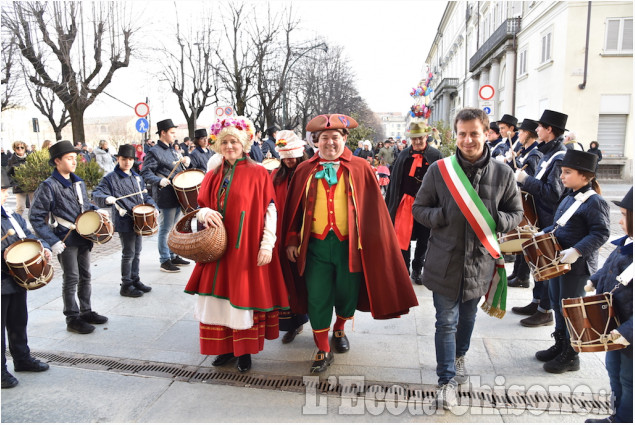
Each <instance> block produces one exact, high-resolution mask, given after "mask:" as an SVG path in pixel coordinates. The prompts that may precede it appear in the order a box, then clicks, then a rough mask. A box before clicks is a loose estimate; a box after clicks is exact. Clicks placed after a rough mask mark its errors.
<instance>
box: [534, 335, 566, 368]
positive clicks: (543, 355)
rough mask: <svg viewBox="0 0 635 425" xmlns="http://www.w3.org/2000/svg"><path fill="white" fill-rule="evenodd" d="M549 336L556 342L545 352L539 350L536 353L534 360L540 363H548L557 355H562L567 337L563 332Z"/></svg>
mask: <svg viewBox="0 0 635 425" xmlns="http://www.w3.org/2000/svg"><path fill="white" fill-rule="evenodd" d="M551 336H552V337H553V338H554V339H555V340H556V342H555V343H554V344H553V345H552V346H551V347H549V348H547V349H546V350H540V351H537V352H536V359H538V360H540V361H541V362H548V361H551V360H553V359H555V358H556V357H558V355H559V354H560V353H562V350H563V349H564V346H565V344H566V337H567V336H566V334H565V333H564V332H562V331H555V332H554V333H552V334H551Z"/></svg>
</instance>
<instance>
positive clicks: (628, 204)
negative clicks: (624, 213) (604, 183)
mask: <svg viewBox="0 0 635 425" xmlns="http://www.w3.org/2000/svg"><path fill="white" fill-rule="evenodd" d="M613 203H614V204H615V205H617V206H618V207H621V208H624V209H626V210H631V211H633V186H631V190H629V191H628V193H627V194H626V195H625V196H624V198H623V199H622V200H621V201H613Z"/></svg>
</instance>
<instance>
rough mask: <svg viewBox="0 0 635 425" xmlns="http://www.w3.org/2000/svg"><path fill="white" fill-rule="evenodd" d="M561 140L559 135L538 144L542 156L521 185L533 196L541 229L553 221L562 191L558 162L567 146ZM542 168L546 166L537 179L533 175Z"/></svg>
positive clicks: (560, 161) (560, 160)
mask: <svg viewBox="0 0 635 425" xmlns="http://www.w3.org/2000/svg"><path fill="white" fill-rule="evenodd" d="M563 140H564V138H563V137H562V136H560V137H559V138H557V139H555V140H552V141H551V142H549V143H543V144H542V145H539V146H538V150H539V151H540V152H541V153H542V155H543V156H542V159H541V160H540V161H539V162H538V165H537V166H536V174H534V176H531V175H530V176H529V177H527V180H525V182H524V183H523V184H522V186H521V189H522V190H524V191H525V192H528V193H530V194H531V195H533V197H534V202H535V204H536V213H537V214H538V225H539V226H540V228H541V229H542V228H545V227H547V226H550V225H551V224H552V223H553V215H554V213H555V212H556V206H557V205H558V202H559V201H560V198H561V197H562V193H563V192H564V185H563V184H562V181H561V180H560V163H562V158H563V157H564V152H566V149H567V148H565V147H564V143H563V142H562V141H563ZM560 151H562V154H558V155H559V156H558V157H556V159H554V160H553V161H551V162H550V163H549V165H547V163H548V162H549V160H550V159H551V157H552V156H554V155H555V154H557V153H558V152H560ZM543 166H544V167H543ZM542 168H546V169H545V172H544V173H543V175H542V176H541V178H540V179H537V178H536V177H535V176H537V175H538V173H540V171H541V170H542ZM527 174H529V173H527Z"/></svg>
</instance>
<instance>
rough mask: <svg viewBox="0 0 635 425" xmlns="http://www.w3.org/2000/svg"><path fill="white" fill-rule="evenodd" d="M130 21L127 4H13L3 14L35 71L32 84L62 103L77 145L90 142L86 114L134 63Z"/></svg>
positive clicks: (29, 77)
mask: <svg viewBox="0 0 635 425" xmlns="http://www.w3.org/2000/svg"><path fill="white" fill-rule="evenodd" d="M84 4H86V5H90V6H86V9H87V10H86V13H87V15H88V16H84ZM129 19H130V16H129V14H128V13H127V6H126V5H125V3H116V2H110V3H100V2H91V3H88V2H87V3H81V2H13V3H12V4H11V5H9V6H7V7H5V8H3V10H2V21H3V25H4V26H5V27H6V28H8V29H9V30H10V32H11V33H12V34H13V35H14V36H15V37H16V42H17V45H18V46H19V48H20V51H21V53H22V56H24V58H25V59H26V60H27V61H28V62H29V63H30V64H31V66H32V68H33V69H32V72H33V73H32V74H30V75H28V80H29V82H31V83H32V84H34V85H36V86H41V87H42V88H45V89H49V90H52V91H53V92H54V93H55V95H56V96H57V97H58V98H59V99H60V100H61V101H62V103H63V104H64V107H65V108H66V110H67V111H68V113H69V115H70V119H71V123H72V127H73V140H74V141H76V142H84V141H85V137H84V112H85V111H86V109H87V108H88V107H89V106H90V105H92V104H93V102H94V101H95V99H96V98H97V96H98V95H99V94H101V93H102V92H103V91H104V89H105V88H106V87H107V86H108V84H110V82H111V81H112V77H113V74H114V73H115V71H116V70H118V69H119V68H124V67H127V66H128V64H129V61H130V55H131V53H132V46H131V37H132V35H133V33H134V32H135V29H133V27H132V24H131V23H130V22H128V20H129ZM104 55H108V57H107V59H106V61H104V57H103V56H104Z"/></svg>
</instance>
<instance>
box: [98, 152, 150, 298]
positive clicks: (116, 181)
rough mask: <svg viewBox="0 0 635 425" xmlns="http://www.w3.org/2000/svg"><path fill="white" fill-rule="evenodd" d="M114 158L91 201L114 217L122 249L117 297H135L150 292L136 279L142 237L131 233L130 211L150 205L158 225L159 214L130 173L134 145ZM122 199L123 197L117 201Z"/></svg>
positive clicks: (133, 156)
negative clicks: (140, 206) (106, 209)
mask: <svg viewBox="0 0 635 425" xmlns="http://www.w3.org/2000/svg"><path fill="white" fill-rule="evenodd" d="M116 156H117V165H116V166H115V169H114V170H113V171H112V172H110V173H108V174H107V175H106V176H104V178H102V179H101V181H100V182H99V184H98V185H97V187H96V188H95V189H94V190H93V200H94V201H95V203H96V204H97V205H99V206H100V207H102V208H104V207H107V206H112V214H111V215H112V217H114V219H113V221H114V224H115V232H117V233H119V240H120V241H121V249H122V252H121V289H120V290H119V294H120V295H121V296H123V297H132V298H137V297H140V296H142V295H143V294H144V293H145V292H150V291H151V290H152V288H151V287H149V286H147V285H144V284H143V283H142V282H141V280H140V279H139V256H140V255H141V248H142V245H141V244H142V236H141V235H138V234H136V233H135V231H134V224H135V223H134V217H133V213H132V208H133V207H135V206H137V205H139V204H149V205H151V206H152V207H153V208H154V216H153V218H154V220H153V222H154V223H158V216H159V211H158V210H157V205H156V203H155V202H154V200H153V199H152V197H151V196H150V195H149V194H148V193H147V191H143V188H145V187H146V185H145V182H144V181H143V177H141V176H140V175H139V174H137V173H135V172H134V171H133V170H132V166H133V165H134V161H135V148H134V146H132V145H121V146H119V152H117V155H116ZM133 194H134V195H133ZM128 195H131V196H128ZM123 196H126V197H125V198H122V199H118V198H121V197H123ZM147 224H150V223H147Z"/></svg>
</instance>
